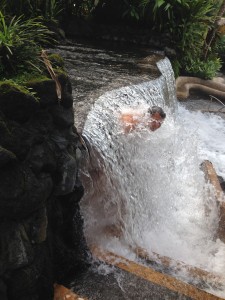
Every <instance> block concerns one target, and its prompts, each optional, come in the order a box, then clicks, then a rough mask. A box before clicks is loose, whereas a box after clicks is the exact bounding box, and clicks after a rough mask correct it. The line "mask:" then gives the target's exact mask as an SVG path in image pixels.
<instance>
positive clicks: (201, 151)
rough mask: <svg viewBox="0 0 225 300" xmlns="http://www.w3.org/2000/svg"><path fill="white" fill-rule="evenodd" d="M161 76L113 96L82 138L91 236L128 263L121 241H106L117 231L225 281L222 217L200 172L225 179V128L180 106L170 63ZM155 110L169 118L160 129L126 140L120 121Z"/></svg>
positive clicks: (127, 241) (100, 104)
mask: <svg viewBox="0 0 225 300" xmlns="http://www.w3.org/2000/svg"><path fill="white" fill-rule="evenodd" d="M159 68H160V71H161V72H162V76H161V77H159V78H158V79H156V80H154V81H150V82H147V83H143V84H140V85H136V86H131V87H124V88H121V89H118V90H114V91H111V92H108V93H106V94H105V95H103V96H102V97H100V98H99V99H98V100H97V101H96V103H95V105H94V107H93V109H92V111H91V112H90V113H89V116H88V118H87V121H86V124H85V128H84V131H83V134H84V136H85V137H86V139H87V140H88V142H89V148H90V154H91V158H90V161H89V162H88V167H87V169H84V170H83V175H82V179H83V183H84V185H85V190H86V194H85V196H84V199H83V201H82V209H83V214H84V219H85V232H86V236H87V239H88V241H89V242H94V243H98V244H102V245H104V247H108V249H110V250H113V251H117V252H118V253H120V254H123V255H126V253H128V252H129V251H128V250H127V248H126V247H125V246H124V248H123V246H122V242H121V239H119V238H111V239H110V238H109V236H108V235H106V234H105V232H106V228H110V230H111V229H112V228H113V227H119V228H120V229H121V228H122V231H123V236H124V239H123V245H138V246H141V247H143V248H145V249H147V250H148V251H149V252H156V253H158V254H160V255H165V256H169V257H171V258H173V259H175V260H178V261H183V262H185V263H188V264H191V265H194V266H197V267H200V268H202V269H205V270H209V271H210V272H217V273H220V274H223V272H224V268H225V246H224V244H223V243H222V242H221V241H220V240H218V239H216V230H217V227H218V209H217V206H216V201H215V196H214V191H213V189H212V187H211V186H209V185H208V184H206V183H205V179H204V174H203V172H202V171H201V170H200V165H201V163H202V161H203V160H204V159H209V160H211V161H212V162H213V163H214V165H215V167H216V168H217V171H219V173H220V175H222V176H224V175H225V166H224V167H223V166H222V163H221V161H222V160H223V161H224V156H225V151H224V150H223V148H222V147H220V142H219V139H223V140H224V137H225V130H224V128H225V121H224V120H222V119H221V118H219V117H217V116H214V117H213V116H206V115H203V114H201V113H192V112H189V111H187V110H186V109H184V108H183V107H182V106H180V105H177V103H176V101H175V100H176V97H175V89H174V77H173V72H172V69H171V66H170V63H169V61H168V60H167V59H165V60H163V61H161V62H160V64H159ZM168 99H169V101H168ZM151 105H159V106H161V107H162V108H163V109H164V110H165V112H166V114H167V117H166V120H165V122H164V124H163V125H162V126H161V128H160V129H158V130H157V131H156V132H149V131H148V130H147V129H145V128H142V130H140V131H138V132H133V133H130V134H124V132H123V128H122V125H121V124H120V121H119V115H120V113H121V112H122V111H124V110H129V109H130V108H138V109H140V110H146V109H147V107H149V106H151ZM210 124H211V125H210ZM204 126H208V127H207V129H206V130H204ZM209 128H210V130H211V131H210V132H208V131H209ZM208 134H209V136H208ZM216 136H217V139H218V140H217V142H215V139H216ZM212 139H213V143H214V145H215V144H216V145H217V146H216V147H215V146H213V145H211V141H212ZM221 143H222V142H221ZM215 151H217V153H216V154H215ZM206 210H207V213H206Z"/></svg>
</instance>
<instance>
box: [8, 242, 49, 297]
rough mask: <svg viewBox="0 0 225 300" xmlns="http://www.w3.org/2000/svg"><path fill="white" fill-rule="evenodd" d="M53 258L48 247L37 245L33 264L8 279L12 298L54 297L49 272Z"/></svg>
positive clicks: (12, 274)
mask: <svg viewBox="0 0 225 300" xmlns="http://www.w3.org/2000/svg"><path fill="white" fill-rule="evenodd" d="M50 261H51V258H50V256H49V252H48V250H47V247H46V246H44V247H43V245H42V246H39V245H38V246H37V247H36V255H35V257H34V260H33V262H32V263H31V264H29V265H27V267H25V268H21V269H17V270H15V271H13V272H12V273H11V276H10V278H9V280H7V285H8V294H9V299H10V300H25V299H26V300H28V299H32V300H34V299H35V300H40V299H43V300H45V299H46V300H50V299H53V282H52V281H53V279H52V275H51V274H48V271H47V269H49V270H51V268H49V264H50Z"/></svg>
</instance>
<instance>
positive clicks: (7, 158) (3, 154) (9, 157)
mask: <svg viewBox="0 0 225 300" xmlns="http://www.w3.org/2000/svg"><path fill="white" fill-rule="evenodd" d="M13 161H16V155H15V154H14V153H12V152H11V151H9V150H7V149H5V148H3V147H1V146H0V168H1V167H2V166H4V165H6V164H7V163H9V162H13Z"/></svg>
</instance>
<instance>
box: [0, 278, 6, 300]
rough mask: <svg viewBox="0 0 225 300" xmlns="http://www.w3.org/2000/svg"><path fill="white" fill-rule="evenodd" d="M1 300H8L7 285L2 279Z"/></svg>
mask: <svg viewBox="0 0 225 300" xmlns="http://www.w3.org/2000/svg"><path fill="white" fill-rule="evenodd" d="M0 299H1V300H8V297H7V288H6V284H5V283H4V281H3V280H1V279H0Z"/></svg>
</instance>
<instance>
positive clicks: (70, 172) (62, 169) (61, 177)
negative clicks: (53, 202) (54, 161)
mask: <svg viewBox="0 0 225 300" xmlns="http://www.w3.org/2000/svg"><path fill="white" fill-rule="evenodd" d="M57 173H58V180H57V181H58V184H57V185H56V188H55V191H54V194H55V195H57V196H59V195H65V194H69V193H71V192H72V191H73V189H74V186H75V183H76V175H77V162H76V159H75V158H74V157H73V156H72V155H71V154H70V153H69V152H68V151H64V152H63V153H62V154H61V157H60V158H59V160H58V168H57Z"/></svg>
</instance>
